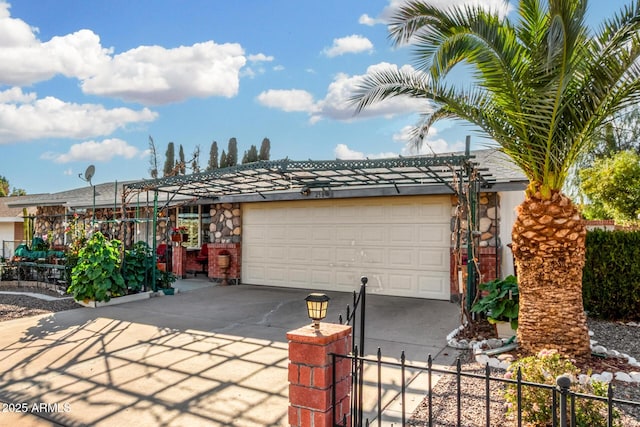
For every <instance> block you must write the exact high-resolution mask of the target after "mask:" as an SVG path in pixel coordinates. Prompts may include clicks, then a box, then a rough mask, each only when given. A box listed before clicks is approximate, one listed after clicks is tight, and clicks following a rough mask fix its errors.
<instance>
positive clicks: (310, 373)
mask: <svg viewBox="0 0 640 427" xmlns="http://www.w3.org/2000/svg"><path fill="white" fill-rule="evenodd" d="M287 339H288V340H289V425H291V426H295V427H310V426H313V427H324V426H326V427H330V426H333V425H334V422H333V421H334V420H332V419H331V416H332V414H333V407H332V393H333V368H332V357H331V356H330V353H336V354H348V353H349V351H350V350H351V326H346V325H336V324H333V323H320V329H319V330H317V331H316V330H315V329H314V328H313V327H312V326H310V325H309V326H304V327H302V328H300V329H296V330H294V331H291V332H288V333H287ZM350 390H351V360H350V359H347V358H336V410H335V416H336V418H335V421H342V418H343V416H344V415H346V416H347V419H348V418H349V392H350Z"/></svg>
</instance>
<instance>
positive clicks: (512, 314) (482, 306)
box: [471, 276, 520, 329]
mask: <svg viewBox="0 0 640 427" xmlns="http://www.w3.org/2000/svg"><path fill="white" fill-rule="evenodd" d="M479 289H480V290H481V291H485V292H487V294H486V295H485V296H483V297H482V298H480V299H479V300H478V301H476V302H475V303H474V304H473V307H471V311H472V312H473V313H484V314H485V315H486V316H487V320H489V322H490V323H496V322H511V328H512V329H516V328H517V327H518V310H519V307H520V305H519V302H518V300H519V293H518V280H517V279H516V277H515V276H507V277H505V278H504V279H495V280H492V281H490V282H486V283H482V284H481V285H480V286H479Z"/></svg>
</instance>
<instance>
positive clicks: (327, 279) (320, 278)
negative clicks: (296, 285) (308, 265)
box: [310, 269, 334, 289]
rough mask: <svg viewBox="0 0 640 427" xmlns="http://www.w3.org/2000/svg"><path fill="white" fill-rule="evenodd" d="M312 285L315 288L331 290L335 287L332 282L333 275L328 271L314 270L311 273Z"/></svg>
mask: <svg viewBox="0 0 640 427" xmlns="http://www.w3.org/2000/svg"><path fill="white" fill-rule="evenodd" d="M310 273H311V274H310V276H311V283H313V285H314V288H317V287H319V288H320V289H329V288H331V287H332V286H333V283H334V280H332V276H333V274H331V271H330V270H327V269H312V270H311V272H310Z"/></svg>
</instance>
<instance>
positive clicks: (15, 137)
mask: <svg viewBox="0 0 640 427" xmlns="http://www.w3.org/2000/svg"><path fill="white" fill-rule="evenodd" d="M8 93H9V94H8ZM11 97H13V98H11ZM0 99H4V101H0V144H2V143H10V142H16V141H28V140H34V139H39V138H87V137H94V136H98V135H108V134H110V133H112V132H113V131H115V130H116V129H119V128H123V127H125V126H126V125H127V124H130V123H138V122H150V121H153V120H155V119H156V117H157V113H155V112H153V111H151V110H149V109H147V108H143V109H142V110H138V111H136V110H132V109H130V108H113V109H106V108H105V107H104V106H102V105H97V104H76V103H68V102H64V101H61V100H60V99H57V98H54V97H50V96H48V97H45V98H42V99H36V96H35V94H28V95H22V92H21V91H15V90H14V89H10V90H9V91H5V92H0Z"/></svg>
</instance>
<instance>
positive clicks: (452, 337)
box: [447, 322, 640, 384]
mask: <svg viewBox="0 0 640 427" xmlns="http://www.w3.org/2000/svg"><path fill="white" fill-rule="evenodd" d="M628 326H640V324H637V323H634V322H630V323H629V324H628ZM462 329H464V326H463V325H460V326H459V327H457V328H456V329H454V330H453V331H451V332H450V333H449V335H447V345H448V346H449V347H453V348H456V349H459V350H473V353H474V355H475V360H476V362H478V363H480V364H481V365H486V364H487V363H488V364H489V366H490V367H492V368H498V369H504V370H506V369H507V368H509V366H510V365H511V358H510V357H508V356H509V355H497V356H496V357H491V356H489V355H487V354H485V350H484V349H485V348H486V347H489V348H490V349H495V348H500V347H502V346H503V345H504V344H506V342H507V341H508V340H507V339H495V338H494V339H488V340H482V341H475V340H471V341H469V340H466V339H461V340H458V339H457V338H456V337H457V335H458V334H459V333H460V331H462ZM589 336H590V337H592V336H593V332H592V331H589ZM591 351H592V352H594V353H600V354H605V355H607V356H611V357H620V358H624V359H626V360H627V363H628V364H629V365H631V366H633V367H634V368H638V371H632V372H623V371H619V372H615V373H612V372H608V371H604V372H601V373H599V374H592V375H591V377H590V378H589V376H588V375H586V374H581V375H580V376H579V377H578V381H580V382H581V383H585V382H586V381H587V380H589V379H590V380H591V381H595V380H597V381H601V382H604V383H609V382H611V381H612V380H614V379H615V380H618V381H623V382H627V383H638V384H640V362H638V360H637V359H636V358H635V357H632V356H629V355H628V354H625V353H620V352H619V351H616V350H608V349H606V348H605V347H604V346H601V345H598V342H597V341H594V340H591ZM501 356H502V357H501ZM504 356H507V357H504Z"/></svg>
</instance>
